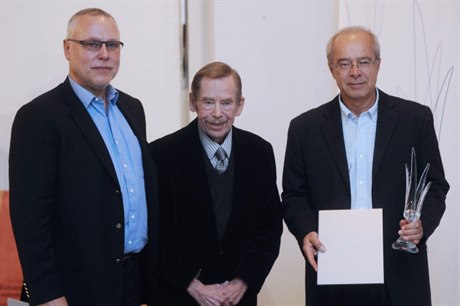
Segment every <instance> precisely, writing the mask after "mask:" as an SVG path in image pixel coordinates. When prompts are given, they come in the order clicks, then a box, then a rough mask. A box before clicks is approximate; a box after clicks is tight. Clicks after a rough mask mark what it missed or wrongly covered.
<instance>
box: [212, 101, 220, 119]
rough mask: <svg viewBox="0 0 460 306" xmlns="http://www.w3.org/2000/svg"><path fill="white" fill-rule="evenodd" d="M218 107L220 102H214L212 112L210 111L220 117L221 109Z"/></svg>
mask: <svg viewBox="0 0 460 306" xmlns="http://www.w3.org/2000/svg"><path fill="white" fill-rule="evenodd" d="M220 108H221V105H220V103H216V104H215V105H214V108H213V113H212V115H213V116H214V117H220V116H221V115H222V110H221V109H220Z"/></svg>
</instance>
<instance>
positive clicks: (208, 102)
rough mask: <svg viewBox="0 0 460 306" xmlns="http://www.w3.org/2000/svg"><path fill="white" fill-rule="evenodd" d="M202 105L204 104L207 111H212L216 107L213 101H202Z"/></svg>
mask: <svg viewBox="0 0 460 306" xmlns="http://www.w3.org/2000/svg"><path fill="white" fill-rule="evenodd" d="M201 104H203V107H204V108H205V109H211V108H212V107H213V106H214V101H213V100H208V99H206V100H202V101H201Z"/></svg>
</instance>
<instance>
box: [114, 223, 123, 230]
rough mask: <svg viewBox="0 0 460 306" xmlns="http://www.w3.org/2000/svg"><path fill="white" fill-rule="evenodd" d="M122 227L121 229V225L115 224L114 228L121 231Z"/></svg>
mask: <svg viewBox="0 0 460 306" xmlns="http://www.w3.org/2000/svg"><path fill="white" fill-rule="evenodd" d="M122 227H123V226H122V225H121V223H117V224H115V228H116V229H121V228H122Z"/></svg>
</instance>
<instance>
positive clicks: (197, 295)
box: [187, 278, 224, 306]
mask: <svg viewBox="0 0 460 306" xmlns="http://www.w3.org/2000/svg"><path fill="white" fill-rule="evenodd" d="M222 288H223V285H221V284H213V285H204V284H203V283H202V282H200V281H199V280H198V279H196V278H194V279H193V280H192V282H191V283H190V285H189V286H188V288H187V292H188V293H189V294H190V295H191V296H192V297H193V298H194V299H195V301H197V303H198V304H199V305H200V306H221V305H222V304H223V303H224V296H223V294H222Z"/></svg>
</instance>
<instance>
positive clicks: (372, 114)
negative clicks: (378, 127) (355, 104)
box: [339, 88, 380, 121]
mask: <svg viewBox="0 0 460 306" xmlns="http://www.w3.org/2000/svg"><path fill="white" fill-rule="evenodd" d="M375 92H376V94H375V103H374V104H373V105H372V106H371V108H369V109H368V110H367V111H365V112H363V113H362V114H366V113H367V114H369V117H370V119H371V120H372V121H377V111H378V104H379V97H380V95H379V91H378V90H377V88H376V89H375ZM339 105H340V112H341V114H342V117H345V118H356V115H355V114H353V113H352V112H351V111H350V109H348V107H346V105H345V103H343V101H342V98H341V97H340V95H339ZM362 114H361V115H362Z"/></svg>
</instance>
